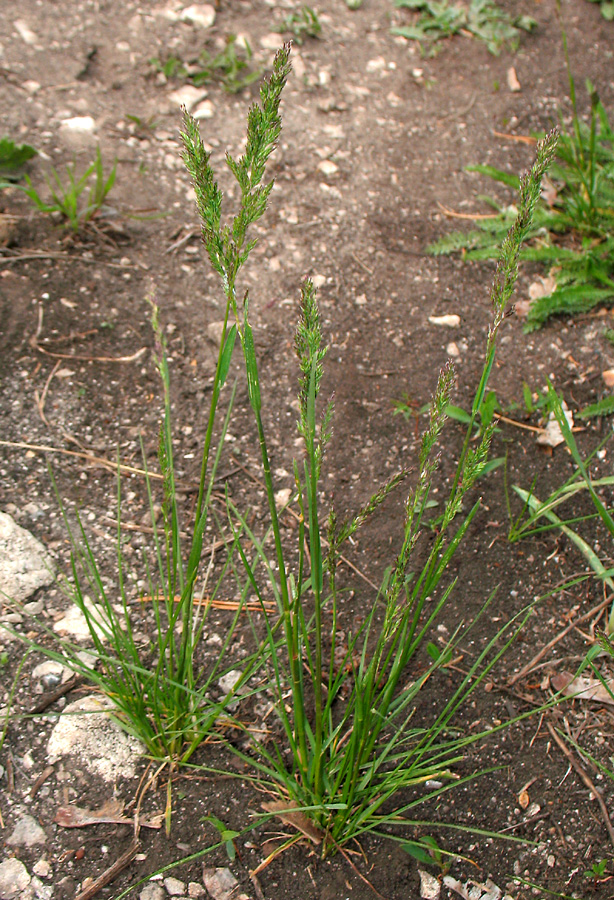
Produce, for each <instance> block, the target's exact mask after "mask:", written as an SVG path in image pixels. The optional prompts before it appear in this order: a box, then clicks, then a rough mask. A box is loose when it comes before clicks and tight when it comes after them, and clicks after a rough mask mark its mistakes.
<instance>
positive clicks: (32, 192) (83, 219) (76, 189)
mask: <svg viewBox="0 0 614 900" xmlns="http://www.w3.org/2000/svg"><path fill="white" fill-rule="evenodd" d="M116 172H117V163H115V164H114V165H113V168H112V169H111V171H110V173H109V175H108V177H105V174H104V169H103V164H102V156H101V154H100V147H98V148H97V149H96V159H95V160H94V162H93V163H92V164H91V165H90V166H88V167H87V169H86V170H85V172H84V173H83V174H82V175H80V176H77V165H76V163H72V164H71V165H68V166H66V175H67V181H65V182H64V181H62V178H61V177H60V175H59V174H58V171H57V170H56V169H54V168H53V167H52V168H51V176H52V177H51V178H50V177H49V176H46V181H47V187H48V188H49V191H50V193H51V201H48V200H43V198H42V197H41V195H40V194H39V192H38V191H37V190H36V188H35V187H34V185H33V184H32V181H31V179H30V177H29V176H28V175H25V176H24V180H25V182H26V185H27V186H24V185H17V187H18V189H19V190H20V191H22V192H23V193H24V194H25V195H26V197H28V198H29V199H30V200H31V201H32V203H33V204H34V205H35V206H36V208H37V209H39V210H40V211H41V212H44V213H56V214H59V215H60V216H62V218H63V219H64V220H65V221H66V223H67V224H68V225H69V226H70V228H72V230H73V232H74V233H75V234H77V232H79V231H81V230H82V229H83V228H84V226H86V225H87V224H88V223H89V222H91V221H92V219H93V218H94V217H95V216H97V215H98V214H99V213H100V211H101V209H102V208H103V206H104V202H105V200H106V198H107V195H108V194H109V192H110V191H111V189H112V187H113V185H114V184H115V175H116ZM86 192H87V196H85V194H86ZM84 201H85V202H84Z"/></svg>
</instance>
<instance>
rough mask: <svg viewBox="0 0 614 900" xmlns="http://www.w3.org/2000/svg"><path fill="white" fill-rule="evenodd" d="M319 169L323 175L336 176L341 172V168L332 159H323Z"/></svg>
mask: <svg viewBox="0 0 614 900" xmlns="http://www.w3.org/2000/svg"><path fill="white" fill-rule="evenodd" d="M318 169H319V170H320V172H322V174H323V175H335V174H336V173H337V172H338V171H339V167H338V166H336V165H335V163H334V162H333V161H332V160H331V159H323V160H322V162H320V163H318Z"/></svg>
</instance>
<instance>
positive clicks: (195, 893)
mask: <svg viewBox="0 0 614 900" xmlns="http://www.w3.org/2000/svg"><path fill="white" fill-rule="evenodd" d="M205 893H206V891H205V889H204V887H203V886H202V884H199V883H198V882H197V881H191V882H190V883H189V885H188V897H194V898H195V900H197V898H198V897H204V896H205Z"/></svg>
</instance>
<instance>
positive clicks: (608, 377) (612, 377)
mask: <svg viewBox="0 0 614 900" xmlns="http://www.w3.org/2000/svg"><path fill="white" fill-rule="evenodd" d="M601 377H602V378H603V383H604V384H605V386H606V387H609V388H611V387H614V369H606V370H605V372H602V373H601Z"/></svg>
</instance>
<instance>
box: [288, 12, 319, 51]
mask: <svg viewBox="0 0 614 900" xmlns="http://www.w3.org/2000/svg"><path fill="white" fill-rule="evenodd" d="M278 30H279V31H280V32H285V31H289V32H290V33H291V34H292V37H293V39H294V42H295V43H296V44H299V45H300V44H302V43H303V41H304V40H305V38H308V37H311V38H318V37H320V34H321V33H322V25H321V24H320V20H319V18H318V14H317V12H316V11H315V10H314V9H312V8H311V6H301V8H300V10H297V11H295V12H291V13H288V15H287V16H286V17H285V18H284V20H283V22H282V23H281V25H280V26H279V28H278Z"/></svg>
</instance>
